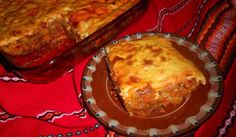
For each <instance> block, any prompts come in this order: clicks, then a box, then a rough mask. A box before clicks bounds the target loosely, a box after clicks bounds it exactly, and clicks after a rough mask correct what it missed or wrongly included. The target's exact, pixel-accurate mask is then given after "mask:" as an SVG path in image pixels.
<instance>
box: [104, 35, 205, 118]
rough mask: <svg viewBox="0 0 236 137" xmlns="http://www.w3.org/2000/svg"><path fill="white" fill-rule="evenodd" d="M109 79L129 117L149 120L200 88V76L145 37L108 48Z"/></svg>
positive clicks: (161, 41) (168, 46) (169, 48)
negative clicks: (117, 91) (145, 117)
mask: <svg viewBox="0 0 236 137" xmlns="http://www.w3.org/2000/svg"><path fill="white" fill-rule="evenodd" d="M106 51H107V60H108V64H109V69H110V72H111V78H112V80H113V82H114V83H115V85H116V86H117V87H118V89H119V95H120V96H121V98H122V100H123V103H124V106H125V108H126V110H127V111H128V113H129V114H130V115H138V116H153V115H154V114H155V113H156V112H160V111H162V112H164V111H165V107H167V105H169V104H173V105H177V104H180V103H181V102H182V101H183V100H184V98H186V97H187V96H188V95H189V94H190V93H191V92H192V91H194V90H195V89H196V88H197V87H198V86H199V85H200V84H203V85H204V84H205V83H206V79H205V77H204V75H203V73H202V72H201V71H200V70H198V68H197V67H196V66H195V65H194V64H193V63H192V62H191V61H189V60H188V59H186V58H185V57H184V56H183V55H181V54H180V53H179V52H178V51H177V50H176V49H175V48H174V47H173V42H171V41H169V40H167V39H165V38H162V37H159V36H149V37H145V38H142V39H141V40H134V41H125V42H121V43H119V44H117V45H115V46H108V47H107V48H106Z"/></svg>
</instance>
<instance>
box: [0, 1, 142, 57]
mask: <svg viewBox="0 0 236 137" xmlns="http://www.w3.org/2000/svg"><path fill="white" fill-rule="evenodd" d="M137 1H138V0H45V1H44V0H33V1H32V0H3V1H1V2H0V48H1V47H4V46H7V45H8V44H9V43H13V42H15V41H17V40H19V39H20V38H22V37H25V36H29V35H33V34H35V33H38V32H39V31H40V27H39V26H40V25H42V24H50V23H51V22H53V21H54V20H63V21H66V22H69V24H71V25H72V28H73V31H74V32H76V33H77V35H79V37H80V38H81V39H83V38H85V37H87V36H88V35H90V34H91V33H93V32H95V31H96V30H98V29H99V28H101V27H102V26H104V25H105V24H106V23H108V22H111V21H112V20H113V19H114V18H115V17H117V16H118V15H120V14H121V13H123V12H124V11H126V10H127V9H128V8H129V7H131V6H132V5H133V4H134V3H136V2H137ZM68 29H70V28H68ZM21 46H22V45H21ZM23 46H24V45H23ZM3 50H4V48H3ZM15 50H17V48H16V49H15ZM8 52H10V51H8Z"/></svg>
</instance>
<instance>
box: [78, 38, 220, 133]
mask: <svg viewBox="0 0 236 137" xmlns="http://www.w3.org/2000/svg"><path fill="white" fill-rule="evenodd" d="M151 35H159V36H162V37H165V38H166V39H169V40H172V41H174V42H175V43H177V44H176V45H175V48H176V49H177V50H179V51H180V53H181V54H183V55H184V56H185V57H186V58H188V59H189V60H191V61H192V62H193V63H194V64H196V66H197V67H198V68H199V69H200V70H201V71H202V72H203V73H204V75H205V76H206V78H207V84H206V85H205V86H200V87H199V88H198V89H197V91H194V92H193V93H192V94H191V96H190V97H189V98H188V99H186V100H185V101H184V102H183V103H182V104H180V105H179V106H176V107H172V108H170V109H169V110H168V111H167V112H166V113H163V114H160V115H157V116H155V117H136V116H132V117H130V116H129V115H128V113H127V112H126V111H125V110H124V109H123V107H122V105H121V103H120V102H119V101H118V100H117V97H116V94H114V92H113V91H112V90H111V89H112V84H111V82H110V80H109V78H108V72H107V68H106V63H105V53H104V49H101V50H100V51H99V52H97V53H96V55H95V56H93V58H92V59H91V60H90V61H89V62H88V64H87V66H86V68H85V70H84V73H83V79H82V81H81V88H82V93H83V98H84V101H85V102H86V105H87V107H88V109H89V111H90V112H91V113H92V115H94V116H95V117H96V118H97V119H98V120H99V121H100V122H101V123H103V124H104V125H105V126H107V127H109V128H111V129H112V130H114V131H116V132H118V133H120V134H124V135H129V136H151V137H155V136H177V135H183V134H186V133H188V132H190V131H193V130H196V129H197V127H199V126H200V125H201V124H203V123H204V122H205V121H206V120H207V119H209V118H210V116H212V114H213V113H214V112H215V110H216V109H217V107H218V105H219V103H220V101H221V99H222V94H223V84H222V77H221V75H220V73H219V69H218V65H217V63H216V61H215V60H214V58H213V57H212V56H211V54H210V53H209V52H208V51H206V50H205V49H204V48H202V47H200V46H199V45H197V44H195V43H193V42H191V41H189V40H186V39H185V38H182V37H178V36H176V35H173V34H163V33H137V34H136V35H130V36H125V37H124V38H122V39H120V40H115V41H113V42H111V43H109V44H108V45H107V46H114V45H116V44H117V43H119V42H121V41H130V40H134V39H142V38H143V37H147V36H151Z"/></svg>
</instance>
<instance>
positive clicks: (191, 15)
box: [0, 0, 236, 137]
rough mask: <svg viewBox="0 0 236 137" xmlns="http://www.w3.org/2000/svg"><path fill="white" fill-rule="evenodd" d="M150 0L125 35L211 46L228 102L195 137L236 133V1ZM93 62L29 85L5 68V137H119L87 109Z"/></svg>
mask: <svg viewBox="0 0 236 137" xmlns="http://www.w3.org/2000/svg"><path fill="white" fill-rule="evenodd" d="M150 1H151V2H150V4H149V7H148V10H147V11H146V12H145V14H144V15H143V16H141V17H140V18H139V19H138V20H136V21H135V22H134V23H133V24H132V25H130V26H129V27H128V28H127V29H126V30H125V31H124V32H123V33H122V34H120V36H119V37H121V36H124V35H126V34H131V33H135V32H145V31H157V32H172V33H177V34H179V35H182V36H186V37H188V38H189V39H191V40H196V41H197V42H199V43H200V44H202V45H206V48H207V49H208V50H209V51H210V52H211V53H212V54H213V56H214V57H215V58H216V60H217V61H218V62H219V63H220V67H221V69H222V72H223V74H224V79H225V80H224V86H225V90H224V98H223V100H222V103H221V104H220V106H219V109H218V110H217V111H216V113H215V114H214V115H213V116H212V117H211V118H210V119H209V120H208V121H207V122H206V123H205V124H203V125H202V126H201V127H200V128H199V129H198V130H196V131H195V133H194V134H195V136H199V137H200V136H213V135H216V136H223V135H229V136H233V135H235V134H236V127H235V126H234V120H235V113H236V112H235V110H236V100H235V93H236V86H235V85H234V82H235V81H236V60H235V43H236V33H235V30H236V27H235V20H236V18H235V17H236V16H235V15H236V14H235V7H234V6H233V4H232V3H233V2H234V1H232V3H230V2H229V1H217V0H150ZM0 4H1V3H0ZM225 24H227V25H225ZM221 31H223V32H224V33H221ZM220 37H222V38H220ZM217 40H218V41H217ZM214 42H215V43H214ZM217 42H218V43H217ZM206 43H207V44H206ZM215 45H216V46H215ZM233 52H234V54H233ZM90 58H91V57H88V58H87V59H86V60H84V61H83V62H81V63H80V64H78V65H77V66H76V67H75V68H74V71H72V72H71V73H69V74H67V75H65V76H63V77H61V78H59V79H58V80H56V81H54V82H51V83H48V84H33V83H30V82H27V81H26V80H24V79H23V78H19V77H16V76H15V75H13V74H11V73H6V71H5V70H4V68H3V67H2V66H1V65H0V136H1V137H15V136H18V137H31V136H47V137H53V136H58V137H62V136H80V137H85V136H86V137H87V136H91V137H104V136H117V133H114V132H111V131H109V130H108V129H105V128H104V127H103V125H101V124H100V123H99V122H98V121H97V120H96V119H95V118H94V117H93V116H91V115H90V114H88V112H87V109H86V107H85V106H84V105H83V102H82V96H81V90H80V80H81V76H82V72H83V69H84V66H85V64H86V63H87V61H88V60H89V59H90Z"/></svg>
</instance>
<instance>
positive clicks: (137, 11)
mask: <svg viewBox="0 0 236 137" xmlns="http://www.w3.org/2000/svg"><path fill="white" fill-rule="evenodd" d="M148 3H149V0H140V1H139V2H138V3H136V4H135V5H134V6H132V7H131V8H129V9H128V10H127V11H125V12H124V13H122V14H121V15H119V16H118V17H117V18H115V19H114V20H113V21H111V22H109V23H108V24H106V25H105V26H103V27H102V28H100V29H98V30H97V31H95V32H94V33H92V34H91V35H89V36H88V37H86V38H84V39H82V40H80V41H79V42H78V43H74V44H73V43H69V44H73V45H74V46H71V47H69V48H68V47H67V49H64V51H63V50H58V48H52V49H50V50H48V49H44V51H45V52H44V53H45V54H44V55H43V56H39V57H38V58H35V57H34V60H35V61H34V62H33V63H31V64H32V65H28V66H27V65H25V66H23V65H22V66H21V65H20V64H23V62H24V64H27V63H28V62H30V61H31V62H32V59H31V57H32V56H31V55H29V56H23V57H22V56H9V55H7V54H4V53H1V55H0V58H1V60H2V61H1V62H2V64H3V66H4V67H5V69H6V70H7V71H9V72H13V73H15V74H16V75H18V76H20V77H23V78H24V79H25V80H27V81H30V82H35V83H48V82H51V81H54V80H56V79H57V78H59V77H61V76H62V75H64V74H66V73H67V72H68V71H70V70H71V69H73V67H74V66H75V65H77V64H78V63H79V62H81V61H82V60H84V59H85V58H87V57H88V56H89V55H91V54H93V53H94V52H95V51H97V50H98V49H100V48H101V47H102V46H103V45H104V44H106V43H108V42H109V41H110V40H112V39H113V38H114V37H116V36H117V35H118V34H119V33H120V32H121V31H123V30H124V29H125V28H126V27H127V26H128V25H129V24H131V23H132V22H133V21H134V20H135V19H136V18H137V17H139V16H140V15H141V14H142V13H143V12H144V11H145V10H146V9H147V7H148ZM51 56H52V58H50V57H51ZM21 61H22V62H21ZM18 64H19V65H18Z"/></svg>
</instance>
